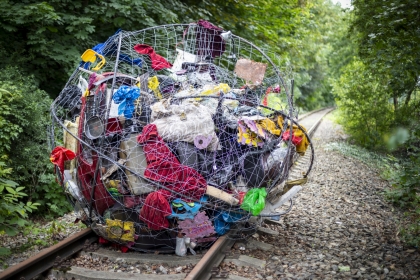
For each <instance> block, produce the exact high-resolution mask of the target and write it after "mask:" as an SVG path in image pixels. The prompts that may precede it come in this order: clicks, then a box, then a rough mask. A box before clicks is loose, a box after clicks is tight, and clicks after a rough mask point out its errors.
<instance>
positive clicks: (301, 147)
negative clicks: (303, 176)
mask: <svg viewBox="0 0 420 280" xmlns="http://www.w3.org/2000/svg"><path fill="white" fill-rule="evenodd" d="M302 128H303V130H302V129H300V128H299V127H298V126H297V125H294V126H293V136H296V137H300V138H302V141H300V143H298V144H297V145H296V152H298V153H300V154H305V151H306V149H307V148H308V146H309V140H308V138H307V137H306V135H305V133H304V131H305V132H306V129H305V128H304V127H302Z"/></svg>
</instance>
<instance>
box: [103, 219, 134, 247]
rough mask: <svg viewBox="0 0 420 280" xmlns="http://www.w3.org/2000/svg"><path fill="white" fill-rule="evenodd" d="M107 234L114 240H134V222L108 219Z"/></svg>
mask: <svg viewBox="0 0 420 280" xmlns="http://www.w3.org/2000/svg"><path fill="white" fill-rule="evenodd" d="M106 234H107V237H108V238H110V239H113V240H118V241H125V242H134V222H123V221H121V220H109V219H107V220H106Z"/></svg>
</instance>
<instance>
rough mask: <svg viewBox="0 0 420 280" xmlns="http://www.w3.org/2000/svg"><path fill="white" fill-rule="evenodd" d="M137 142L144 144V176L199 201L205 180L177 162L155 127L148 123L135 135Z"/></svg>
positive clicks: (202, 193) (203, 192) (204, 187)
mask: <svg viewBox="0 0 420 280" xmlns="http://www.w3.org/2000/svg"><path fill="white" fill-rule="evenodd" d="M137 142H138V143H140V144H142V145H144V146H143V151H144V153H145V155H146V161H147V168H146V170H145V172H144V176H145V177H146V178H148V179H151V180H153V181H157V182H160V183H162V184H163V185H165V186H166V187H168V188H170V189H171V190H173V191H174V192H175V193H179V194H181V195H185V196H187V197H189V198H191V199H192V200H196V201H199V200H200V197H202V196H203V195H204V194H205V192H206V189H207V182H206V180H205V179H204V178H203V176H201V174H200V173H198V172H197V171H196V170H194V169H192V168H191V167H188V166H186V165H182V164H180V163H179V161H178V159H177V158H176V157H175V155H174V154H173V153H172V152H171V151H170V150H169V148H168V147H167V146H166V144H165V142H164V141H163V139H162V138H161V137H160V136H159V133H158V131H157V127H156V125H154V124H148V125H146V126H145V127H144V128H143V133H142V134H140V135H139V136H138V137H137ZM183 199H184V200H185V198H183Z"/></svg>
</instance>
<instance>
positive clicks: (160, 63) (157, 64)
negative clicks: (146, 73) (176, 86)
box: [134, 44, 172, 70]
mask: <svg viewBox="0 0 420 280" xmlns="http://www.w3.org/2000/svg"><path fill="white" fill-rule="evenodd" d="M134 50H135V51H136V52H138V53H139V54H147V55H149V56H150V60H151V61H152V68H153V69H154V70H162V69H165V68H171V67H172V64H170V63H169V62H168V61H167V60H166V59H165V58H164V57H162V56H160V55H158V54H157V53H156V52H155V50H154V49H153V48H152V47H151V46H149V45H146V44H137V45H135V46H134Z"/></svg>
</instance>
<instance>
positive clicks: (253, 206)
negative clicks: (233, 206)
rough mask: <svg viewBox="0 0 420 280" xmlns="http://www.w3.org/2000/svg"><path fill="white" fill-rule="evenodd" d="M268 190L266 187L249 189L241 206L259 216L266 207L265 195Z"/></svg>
mask: <svg viewBox="0 0 420 280" xmlns="http://www.w3.org/2000/svg"><path fill="white" fill-rule="evenodd" d="M266 196H267V191H266V190H265V188H260V189H258V188H255V189H251V190H249V191H248V192H247V193H246V194H245V197H244V201H243V202H242V204H241V208H242V209H244V210H245V211H248V212H250V213H251V214H252V215H253V216H257V215H258V214H260V213H261V211H262V210H263V209H264V207H265V197H266Z"/></svg>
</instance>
